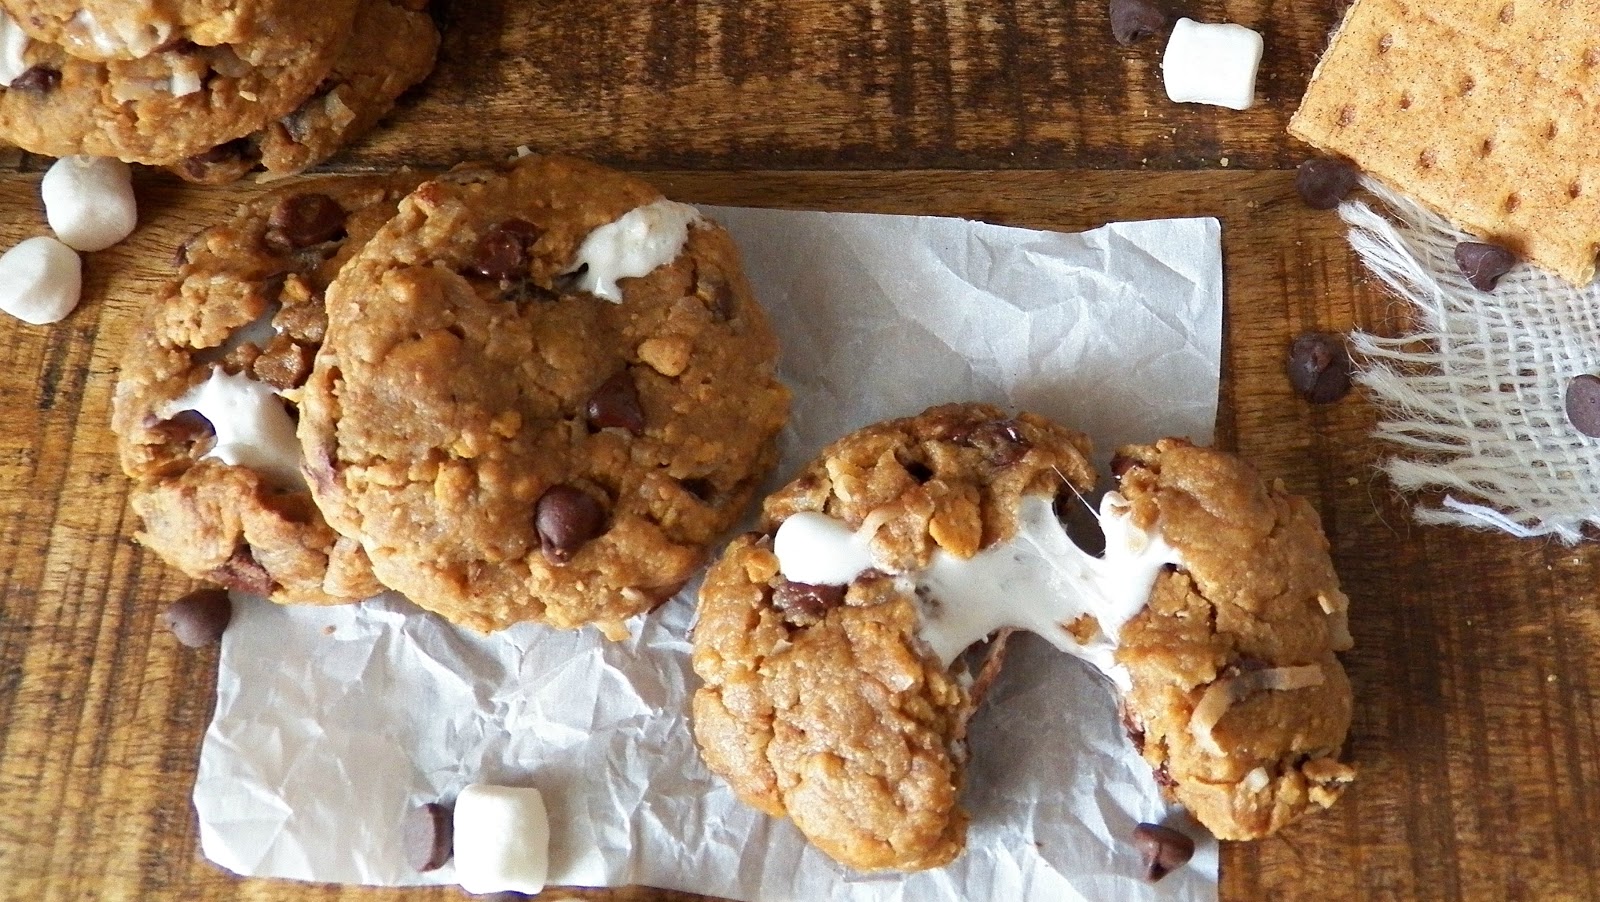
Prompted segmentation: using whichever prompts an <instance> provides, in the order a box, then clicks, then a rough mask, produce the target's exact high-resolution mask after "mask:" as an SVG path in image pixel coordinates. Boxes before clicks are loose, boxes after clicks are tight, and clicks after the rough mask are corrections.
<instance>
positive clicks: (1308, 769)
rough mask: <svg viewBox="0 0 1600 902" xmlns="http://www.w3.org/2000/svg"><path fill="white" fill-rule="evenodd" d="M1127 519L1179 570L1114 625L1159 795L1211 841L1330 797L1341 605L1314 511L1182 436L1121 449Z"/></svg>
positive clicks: (1342, 695) (1128, 704)
mask: <svg viewBox="0 0 1600 902" xmlns="http://www.w3.org/2000/svg"><path fill="white" fill-rule="evenodd" d="M1113 470H1114V471H1116V472H1118V473H1120V476H1119V481H1120V487H1119V491H1120V492H1121V493H1122V495H1123V496H1124V497H1125V498H1126V499H1127V500H1128V502H1129V503H1130V504H1131V507H1132V520H1133V522H1134V523H1135V524H1138V525H1141V526H1158V528H1159V531H1160V534H1161V535H1162V536H1163V538H1165V540H1166V541H1167V542H1168V543H1170V544H1171V545H1172V546H1173V547H1174V548H1176V549H1177V551H1178V553H1179V555H1180V556H1181V557H1182V561H1183V563H1182V566H1181V567H1179V568H1177V569H1174V570H1170V571H1168V572H1165V573H1163V574H1162V575H1161V576H1160V577H1158V578H1157V580H1156V584H1155V588H1154V590H1153V591H1152V592H1151V594H1150V600H1149V604H1148V606H1147V607H1146V609H1145V610H1144V611H1143V612H1141V613H1140V614H1138V615H1137V616H1135V617H1134V618H1133V619H1132V620H1131V621H1129V622H1128V624H1127V625H1126V626H1125V627H1124V628H1123V630H1122V632H1121V636H1120V647H1119V648H1118V650H1117V652H1116V659H1117V662H1118V663H1119V664H1121V665H1123V666H1124V667H1126V668H1127V670H1128V673H1129V675H1130V677H1131V679H1132V689H1131V690H1130V691H1129V692H1128V693H1127V694H1126V696H1125V697H1124V698H1123V700H1122V702H1123V708H1124V712H1125V716H1124V719H1125V722H1126V723H1127V726H1128V732H1129V734H1130V735H1131V736H1132V737H1133V739H1134V742H1135V744H1136V745H1137V746H1138V747H1139V749H1140V751H1141V753H1142V754H1143V755H1144V758H1145V760H1146V761H1148V762H1149V763H1150V766H1151V767H1152V768H1153V769H1154V770H1155V772H1156V776H1157V778H1158V780H1159V781H1160V782H1161V783H1162V785H1163V787H1164V788H1165V790H1166V791H1167V793H1168V794H1169V795H1170V796H1171V797H1172V798H1173V799H1175V800H1176V801H1178V802H1180V803H1182V804H1183V805H1184V806H1185V807H1186V808H1188V809H1189V810H1190V811H1191V812H1193V813H1194V815H1195V817H1196V818H1197V819H1198V820H1199V821H1200V822H1201V823H1202V824H1204V825H1205V826H1206V827H1207V828H1208V829H1210V830H1211V832H1212V833H1214V834H1216V835H1217V837H1218V838H1219V839H1256V838H1260V837H1263V836H1266V835H1268V834H1271V833H1273V832H1275V831H1277V830H1278V829H1279V828H1281V827H1282V826H1284V825H1285V824H1287V823H1288V822H1289V821H1291V820H1293V819H1294V818H1295V817H1297V816H1298V815H1300V814H1302V813H1303V812H1305V811H1307V810H1311V809H1315V808H1326V807H1328V806H1329V805H1332V804H1333V802H1334V800H1336V799H1337V798H1338V796H1339V794H1340V792H1341V791H1342V790H1343V788H1344V785H1345V784H1347V783H1349V782H1350V781H1351V780H1352V779H1353V778H1354V776H1355V772H1354V770H1353V769H1352V768H1351V767H1350V766H1349V765H1347V764H1344V763H1342V762H1340V761H1339V753H1340V748H1341V746H1342V745H1343V744H1344V740H1345V734H1346V733H1347V732H1348V730H1349V727H1350V712H1351V697H1350V682H1349V680H1348V679H1347V678H1346V676H1345V672H1344V668H1343V667H1342V666H1341V665H1340V663H1339V660H1338V658H1336V657H1335V656H1334V652H1336V651H1344V650H1347V649H1349V648H1350V644H1351V641H1350V633H1349V629H1348V620H1347V617H1348V611H1349V599H1347V598H1346V597H1345V595H1344V593H1343V592H1342V591H1340V589H1339V579H1338V577H1337V576H1336V575H1335V574H1334V571H1333V564H1332V562H1331V561H1330V560H1329V558H1328V542H1327V539H1326V538H1325V537H1324V536H1323V534H1322V527H1321V524H1320V522H1319V521H1318V519H1317V514H1316V511H1314V510H1313V509H1312V508H1311V505H1309V504H1307V503H1306V502H1305V501H1304V500H1303V499H1301V498H1298V497H1295V496H1293V495H1290V494H1288V493H1287V492H1285V491H1284V490H1283V489H1282V487H1281V486H1276V487H1274V486H1268V485H1266V484H1265V483H1264V482H1263V481H1262V479H1261V477H1260V476H1259V475H1258V474H1257V473H1256V471H1255V470H1254V469H1253V468H1252V467H1251V466H1250V465H1249V464H1247V463H1245V462H1244V461H1243V460H1241V459H1239V458H1238V457H1236V456H1234V455H1231V454H1227V453H1224V452H1221V451H1216V450H1213V449H1210V448H1197V447H1194V446H1193V445H1191V444H1189V443H1188V442H1186V441H1183V440H1180V439H1163V440H1162V441H1160V442H1158V443H1156V444H1154V445H1144V446H1133V447H1127V448H1123V449H1121V450H1120V451H1119V452H1118V457H1117V460H1116V462H1115V463H1114V464H1113Z"/></svg>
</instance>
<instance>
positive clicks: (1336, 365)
mask: <svg viewBox="0 0 1600 902" xmlns="http://www.w3.org/2000/svg"><path fill="white" fill-rule="evenodd" d="M1288 371H1289V384H1290V385H1292V386H1294V390H1295V391H1296V392H1297V393H1299V395H1300V397H1302V398H1305V399H1306V400H1307V401H1310V402H1311V403H1312V404H1332V403H1333V402H1335V401H1337V400H1339V399H1340V398H1343V397H1344V396H1345V395H1347V394H1349V393H1350V352H1349V351H1348V350H1346V349H1345V345H1344V336H1342V335H1340V334H1338V333H1337V332H1307V333H1305V334H1304V335H1302V336H1300V337H1299V338H1296V339H1295V340H1294V343H1293V344H1291V345H1290V346H1289V364H1288Z"/></svg>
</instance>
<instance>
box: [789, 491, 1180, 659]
mask: <svg viewBox="0 0 1600 902" xmlns="http://www.w3.org/2000/svg"><path fill="white" fill-rule="evenodd" d="M1129 514H1130V508H1129V506H1128V503H1127V500H1126V499H1124V498H1123V497H1122V496H1121V495H1119V494H1117V493H1116V492H1111V493H1108V494H1107V495H1106V496H1105V499H1104V500H1103V501H1102V502H1101V504H1100V523H1101V527H1102V529H1103V531H1104V532H1105V535H1106V554H1105V557H1103V558H1097V557H1092V556H1090V555H1089V554H1087V553H1086V552H1084V551H1083V549H1081V548H1079V547H1078V546H1077V544H1076V543H1074V542H1073V541H1072V539H1071V538H1070V537H1068V535H1067V532H1066V530H1065V529H1064V528H1063V527H1062V526H1061V522H1060V520H1059V519H1057V517H1056V514H1055V509H1054V506H1053V505H1052V504H1051V501H1050V499H1048V498H1038V497H1030V498H1026V499H1024V500H1023V502H1022V506H1021V509H1020V510H1019V511H1018V517H1017V534H1016V535H1015V536H1014V537H1013V538H1012V539H1011V540H1010V541H1008V542H1002V543H1000V544H997V545H993V546H991V547H989V548H986V549H984V550H983V551H980V552H979V553H977V554H975V555H973V556H972V557H970V558H966V559H962V558H959V557H956V556H955V555H952V554H947V553H945V552H943V551H939V552H935V554H934V557H933V560H932V561H931V562H930V563H929V565H928V567H927V568H926V569H924V570H921V571H917V572H913V573H904V574H900V575H899V577H900V578H901V579H902V580H904V581H906V583H907V588H908V589H909V590H910V591H913V592H914V593H915V595H916V597H917V599H918V605H919V609H920V613H921V615H922V624H921V635H922V638H923V640H924V641H926V642H927V643H928V645H929V647H930V648H932V649H933V652H934V654H935V655H937V656H938V657H939V660H940V661H941V662H943V663H944V664H945V665H946V666H949V665H950V663H951V662H953V661H954V660H955V659H956V657H957V656H959V655H960V654H961V652H962V651H964V650H966V648H967V647H968V646H970V645H972V644H973V643H974V642H978V641H980V640H982V639H983V638H984V637H986V636H988V635H989V634H990V633H993V632H994V631H995V630H998V629H1001V628H1004V627H1016V628H1019V629H1025V630H1028V631H1029V632H1033V633H1037V634H1038V635H1040V636H1043V637H1044V638H1045V639H1046V640H1048V641H1049V642H1050V643H1051V644H1053V645H1055V646H1056V647H1057V648H1060V649H1061V650H1063V651H1065V652H1068V653H1070V654H1072V655H1075V656H1077V657H1079V658H1082V659H1084V660H1085V661H1088V662H1089V663H1090V664H1093V665H1094V666H1095V667H1097V668H1099V670H1100V671H1101V672H1102V673H1104V674H1105V675H1106V676H1107V677H1109V678H1110V679H1111V680H1112V682H1114V683H1116V684H1117V685H1118V686H1119V687H1120V688H1122V689H1123V690H1126V689H1128V687H1129V679H1128V674H1127V671H1126V670H1125V669H1124V668H1123V667H1122V666H1121V665H1119V664H1117V663H1116V659H1115V657H1114V655H1115V652H1116V649H1117V637H1118V636H1119V634H1120V633H1121V632H1122V627H1123V626H1124V625H1125V624H1126V623H1127V622H1128V621H1129V620H1131V619H1133V617H1134V615H1136V614H1138V613H1139V611H1140V610H1142V609H1143V608H1144V606H1145V604H1146V603H1147V602H1148V601H1149V599H1150V590H1151V588H1152V587H1153V586H1154V585H1155V581H1156V577H1157V575H1159V574H1160V573H1161V570H1162V568H1163V567H1165V566H1167V565H1168V564H1181V563H1182V561H1181V558H1180V557H1179V555H1178V552H1177V549H1175V548H1173V547H1172V546H1171V545H1169V544H1168V543H1167V542H1166V540H1165V539H1164V538H1162V536H1161V534H1160V531H1159V530H1144V529H1140V528H1138V527H1137V526H1135V525H1134V524H1133V523H1132V522H1131V518H1130V516H1129ZM801 517H803V518H804V519H802V520H801V522H800V524H799V527H798V529H799V536H798V538H797V539H796V538H788V539H787V540H786V536H785V530H787V529H788V528H789V524H790V523H791V522H794V521H795V520H796V519H797V518H801ZM818 518H820V519H822V520H828V521H831V523H832V524H833V525H832V526H831V527H823V526H821V525H819V524H818V523H817V522H816V520H817V519H818ZM868 538H869V537H867V536H863V535H862V534H860V533H852V532H851V531H850V530H849V529H847V528H846V527H845V526H844V525H843V524H842V523H839V522H838V521H836V520H832V518H830V517H827V516H826V515H823V514H796V515H794V516H791V517H790V518H789V519H788V520H785V521H784V522H783V524H782V525H781V526H779V527H778V534H777V536H776V537H775V538H774V540H773V550H774V552H775V553H776V554H777V556H778V567H779V570H780V572H782V573H783V576H784V578H785V579H789V580H792V581H794V582H808V581H809V582H819V581H826V582H828V583H831V584H834V585H839V584H848V583H850V582H852V581H853V580H854V579H855V578H856V577H858V576H860V575H861V573H862V572H864V571H865V570H867V569H868V568H869V567H871V566H872V565H873V564H872V561H871V558H870V555H866V557H865V561H864V562H863V553H864V552H865V550H866V549H867V540H868ZM796 549H799V550H800V551H801V552H802V553H801V554H798V555H796V554H795V553H794V552H795V550H796ZM823 559H831V560H833V561H835V562H836V564H835V565H833V566H831V567H828V566H824V565H822V564H819V561H820V560H823ZM802 575H804V576H809V577H812V578H811V579H809V580H807V579H803V578H802ZM818 576H827V577H830V578H829V579H827V580H819V579H817V578H816V577H818ZM1086 615H1087V616H1088V617H1090V618H1092V619H1093V620H1094V622H1095V623H1096V624H1097V625H1098V627H1099V629H1098V630H1097V631H1096V634H1095V635H1093V636H1091V637H1090V638H1089V639H1088V641H1087V642H1080V641H1078V639H1077V638H1076V637H1075V636H1073V635H1072V634H1071V633H1069V632H1068V631H1067V627H1068V626H1070V625H1071V624H1072V623H1073V621H1075V620H1078V619H1079V618H1080V617H1083V616H1086Z"/></svg>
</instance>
